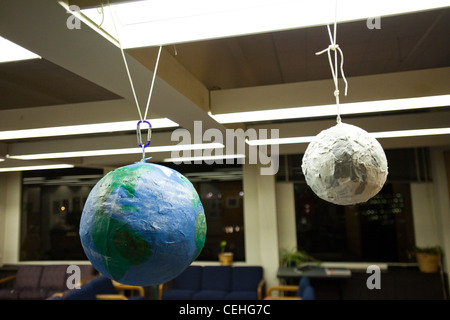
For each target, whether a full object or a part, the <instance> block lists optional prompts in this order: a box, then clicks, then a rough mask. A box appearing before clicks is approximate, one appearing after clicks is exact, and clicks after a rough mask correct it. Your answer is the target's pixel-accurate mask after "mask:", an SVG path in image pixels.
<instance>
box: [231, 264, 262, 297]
mask: <svg viewBox="0 0 450 320" xmlns="http://www.w3.org/2000/svg"><path fill="white" fill-rule="evenodd" d="M264 287H265V281H264V278H263V268H262V267H257V266H255V267H233V272H232V283H231V291H230V292H229V293H228V294H227V295H226V296H225V299H226V300H261V299H262V296H263V293H264Z"/></svg>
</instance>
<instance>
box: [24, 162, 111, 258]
mask: <svg viewBox="0 0 450 320" xmlns="http://www.w3.org/2000/svg"><path fill="white" fill-rule="evenodd" d="M102 176H103V170H96V169H79V168H75V169H65V170H44V171H27V172H24V173H23V175H22V177H23V186H22V203H23V205H22V213H21V233H20V244H21V245H20V261H36V260H87V258H86V256H85V254H84V251H83V248H82V246H81V241H80V237H79V235H78V230H79V222H80V218H81V212H82V211H83V206H84V203H85V201H86V199H87V197H88V195H89V193H90V191H91V189H92V187H93V186H94V185H95V184H96V183H97V181H98V180H99V179H100V178H101V177H102Z"/></svg>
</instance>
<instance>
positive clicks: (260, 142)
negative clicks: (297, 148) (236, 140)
mask: <svg viewBox="0 0 450 320" xmlns="http://www.w3.org/2000/svg"><path fill="white" fill-rule="evenodd" d="M313 139H314V136H305V137H292V138H277V139H259V140H248V139H247V140H245V142H247V144H248V145H249V146H267V145H273V144H297V143H310V142H311V141H312V140H313Z"/></svg>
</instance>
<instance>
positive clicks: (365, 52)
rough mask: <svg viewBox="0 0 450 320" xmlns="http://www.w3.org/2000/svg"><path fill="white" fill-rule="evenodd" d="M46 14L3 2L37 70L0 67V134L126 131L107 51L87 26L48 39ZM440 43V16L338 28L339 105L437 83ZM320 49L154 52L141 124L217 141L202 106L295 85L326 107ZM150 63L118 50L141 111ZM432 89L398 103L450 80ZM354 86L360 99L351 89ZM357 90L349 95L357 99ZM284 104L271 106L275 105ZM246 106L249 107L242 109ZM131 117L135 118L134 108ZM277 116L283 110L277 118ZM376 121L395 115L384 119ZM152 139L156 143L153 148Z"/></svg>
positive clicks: (256, 41) (125, 97)
mask: <svg viewBox="0 0 450 320" xmlns="http://www.w3.org/2000/svg"><path fill="white" fill-rule="evenodd" d="M15 2H16V3H17V1H15ZM19 2H20V1H19ZM51 2H54V1H48V0H47V1H44V2H43V4H42V5H41V6H40V7H37V6H36V7H33V5H30V6H31V7H30V8H29V11H28V12H24V11H23V10H22V11H19V9H18V5H16V4H14V1H4V3H3V4H1V5H3V6H5V7H4V8H1V7H0V12H2V9H3V12H4V13H3V14H1V13H0V21H1V22H0V36H3V37H5V38H8V39H10V40H12V41H14V42H16V43H18V44H20V45H22V46H24V47H26V48H28V49H30V50H31V51H33V52H35V53H37V54H39V55H41V56H42V59H37V60H28V61H20V62H11V63H0V131H4V130H14V129H28V128H37V127H42V126H58V125H68V124H86V123H95V122H108V121H120V120H137V119H138V115H137V113H136V106H135V103H134V99H133V96H132V94H131V89H130V84H129V80H128V78H127V76H126V73H125V69H124V64H123V61H122V57H121V55H120V51H119V50H118V48H117V47H115V46H114V45H112V44H111V43H110V42H108V41H107V40H106V39H104V38H102V37H100V36H99V35H98V34H97V33H95V32H93V31H92V30H89V28H88V27H86V26H83V28H82V29H81V30H70V31H71V32H72V33H70V31H68V30H67V29H66V28H64V27H62V28H57V27H55V26H58V25H61V22H64V20H65V19H67V17H68V15H67V13H65V12H64V10H62V12H60V10H61V9H58V8H57V6H55V5H54V4H53V3H51ZM98 2H99V1H94V0H86V1H82V0H78V1H70V3H71V4H72V3H74V4H78V5H80V6H82V7H90V6H95V5H96V4H97V3H98ZM112 2H115V1H112ZM27 4H28V3H27ZM1 5H0V6H1ZM5 8H6V9H7V10H10V13H5ZM16 10H17V11H16ZM33 10H34V11H36V10H37V11H39V12H40V14H41V15H44V16H45V17H43V18H45V19H42V20H45V21H41V20H36V19H34V18H31V17H32V16H33ZM18 12H20V13H21V14H22V15H24V16H25V17H26V15H27V14H29V17H30V18H29V19H25V18H23V19H21V21H22V22H20V23H21V24H22V25H21V27H22V28H21V29H20V31H19V30H18V26H19V24H18V22H17V21H16V20H17V19H14V15H15V14H18ZM53 17H54V19H53ZM58 23H59V24H58ZM64 29H65V30H64ZM449 32H450V9H448V8H447V9H440V10H431V11H427V12H420V13H414V14H405V15H400V16H391V17H382V18H381V29H373V30H370V29H369V28H368V27H367V25H366V21H365V20H363V21H353V22H347V23H341V24H338V32H337V43H338V44H339V46H340V48H341V49H342V50H343V53H344V56H345V64H344V70H345V76H346V77H347V78H348V79H349V84H350V87H349V99H350V100H351V99H352V95H353V97H355V96H356V97H358V99H359V98H360V96H362V93H361V92H363V91H364V90H366V91H367V92H371V93H370V94H371V95H375V96H377V95H380V96H382V95H383V92H381V91H377V90H380V89H379V87H377V86H381V84H382V82H384V81H385V80H382V79H388V80H386V81H387V82H386V83H389V81H393V82H395V79H396V78H395V77H396V76H397V75H403V74H405V75H406V74H407V73H406V72H408V71H418V72H419V71H420V72H422V71H423V72H425V71H427V70H430V72H434V70H444V71H445V72H447V70H448V69H447V68H449V67H450V37H449V36H448V34H449ZM44 35H45V36H44ZM328 45H329V38H328V33H327V30H326V27H325V26H316V27H309V28H302V29H295V30H285V31H278V32H271V33H262V34H254V35H247V36H239V37H232V38H224V39H214V40H205V41H199V42H192V43H181V44H176V45H168V46H164V48H163V53H162V55H161V62H160V67H159V69H158V71H157V75H158V81H159V82H158V83H157V85H155V91H154V93H153V98H152V99H154V100H152V102H153V104H151V108H150V117H168V118H170V119H171V120H173V121H175V122H177V123H179V124H180V126H181V127H184V128H187V129H189V130H192V128H193V127H192V126H191V125H190V123H193V121H194V120H201V121H203V124H204V127H203V129H204V130H206V129H207V128H219V130H224V129H226V128H230V127H231V126H223V125H221V124H218V123H216V122H215V121H214V120H212V119H211V118H210V117H209V116H208V114H207V112H208V111H210V110H211V107H212V106H215V105H221V102H220V101H219V100H220V99H219V98H220V97H221V96H222V95H227V94H228V93H230V94H231V93H233V94H234V93H235V92H237V90H241V91H239V92H244V93H246V92H247V91H246V90H249V91H248V92H251V91H250V90H253V91H254V90H256V89H257V88H263V89H264V90H265V88H267V90H271V89H272V87H277V88H279V87H280V86H283V88H288V85H292V86H297V85H298V86H299V88H300V87H302V86H306V87H307V86H309V85H311V86H315V85H316V84H321V85H322V83H323V84H324V85H325V88H327V91H323V92H322V93H321V94H316V93H314V94H313V91H311V93H310V95H308V96H302V97H301V99H299V100H298V103H299V104H301V103H302V102H304V101H310V100H311V101H312V100H314V99H317V100H318V101H319V100H321V99H322V100H324V99H328V100H326V101H330V102H332V101H333V100H334V97H333V90H334V89H333V88H332V80H331V72H330V67H329V64H328V59H327V57H326V54H324V55H321V56H317V55H315V53H316V52H318V51H321V50H323V49H325V48H326V47H327V46H328ZM156 53H157V48H155V47H144V48H136V49H127V50H126V54H127V57H128V61H129V63H130V70H131V75H132V78H133V79H134V81H135V86H136V88H137V90H138V96H139V97H138V99H139V101H141V102H143V101H146V98H147V95H148V88H149V79H151V75H152V71H153V70H154V64H155V60H156ZM446 74H447V73H446ZM391 75H393V76H391ZM394 75H395V76H394ZM372 76H373V78H370V79H373V80H371V81H372V82H371V81H368V83H375V85H373V86H369V85H365V82H364V84H363V81H361V82H360V81H359V80H358V79H369V77H372ZM376 76H379V77H380V78H377V77H376ZM360 77H362V78H360ZM364 77H367V78H364ZM430 77H431V78H432V77H433V73H430ZM405 78H408V76H406V77H405ZM389 79H390V80H389ZM424 79H425V78H424ZM160 80H161V81H160ZM419 80H420V79H419ZM419 80H417V81H419ZM438 80H439V79H437V80H436V82H439V83H440V86H439V88H435V87H436V86H431V85H430V87H432V88H427V89H424V87H426V86H425V85H424V84H423V83H422V84H420V83H419V82H418V83H419V84H414V85H413V84H411V88H412V89H411V92H409V91H408V92H409V93H407V92H406V91H405V93H404V94H403V93H402V94H403V97H406V96H407V95H409V96H420V95H422V94H424V93H425V94H430V95H432V94H449V93H450V79H448V78H447V79H444V81H441V80H439V81H438ZM422 81H423V82H425V81H428V80H426V79H425V80H422ZM363 85H364V86H365V87H364V88H362V86H363ZM441 87H442V88H443V89H441ZM302 88H303V87H302ZM321 88H322V87H321ZM445 88H447V89H445ZM328 89H329V91H328ZM357 89H358V92H356V90H357ZM359 89H360V90H359ZM243 90H244V91H243ZM366 91H364V92H366ZM358 94H359V95H358ZM370 94H368V96H367V98H365V97H362V98H361V100H364V99H369V95H370ZM276 98H277V97H275V98H274V99H276ZM285 98H286V97H284V96H280V97H279V100H283V99H285ZM215 99H216V100H215ZM286 99H287V98H286ZM292 99H293V98H292ZM292 99H291V100H292ZM354 99H357V98H354ZM287 100H289V99H287ZM291 100H289V101H291ZM344 100H345V98H344ZM114 101H116V102H117V105H116V104H115V102H114ZM122 101H125V102H124V103H125V104H121V103H122ZM255 101H256V100H255ZM101 102H103V103H101ZM250 104H251V103H250V102H249V103H248V105H250ZM318 104H320V102H319V103H318ZM108 105H110V106H111V107H108ZM140 105H141V109H142V108H143V107H142V106H143V105H144V104H143V103H142V104H140ZM287 106H288V104H287V103H286V105H285V107H287ZM232 108H233V110H231V107H230V108H228V107H226V106H225V107H224V106H222V109H221V112H227V110H230V111H228V112H231V111H233V112H236V109H237V110H239V111H248V110H250V109H251V110H257V109H265V108H266V107H265V106H263V105H261V106H259V105H256V104H253V105H251V107H248V108H247V107H246V104H245V103H243V104H242V107H241V106H240V104H239V103H237V104H236V103H234V104H233V107H232ZM33 110H34V111H33ZM421 112H422V110H415V111H411V112H407V114H405V116H414V115H416V114H417V118H414V119H415V120H414V119H412V118H411V121H410V122H407V123H408V124H410V123H419V122H421V121H422V122H423V121H425V122H426V121H428V120H423V119H425V118H423V114H422V113H421ZM424 112H426V113H427V114H428V113H430V112H431V113H433V115H435V117H436V118H437V119H436V120H434V119H431V118H430V123H432V122H434V121H438V120H439V121H440V122H439V123H440V124H441V126H446V127H450V117H448V116H449V109H448V107H447V108H438V109H436V110H434V109H433V110H432V111H424ZM65 115H67V116H65ZM380 116H381V115H379V114H373V115H370V116H367V115H366V116H364V117H362V116H361V117H359V118H358V119H356V118H357V117H353V118H355V120H354V121H356V122H355V123H358V121H360V123H364V124H367V126H368V127H370V126H371V125H372V126H373V122H374V121H373V119H375V118H374V117H378V118H379V117H380ZM383 116H384V115H383ZM386 116H387V117H395V116H397V115H396V114H387V115H386ZM398 116H403V115H402V114H399V115H398ZM353 118H352V119H353ZM386 119H387V118H386ZM392 119H394V118H392ZM398 119H401V118H398ZM408 119H409V118H408ZM387 120H389V119H387ZM307 121H309V122H310V123H309V124H308V125H306V126H304V128H317V129H314V130H315V131H314V132H312V133H310V135H313V134H316V133H317V130H319V131H320V130H322V129H324V128H326V124H325V123H328V124H330V123H331V124H332V122H333V119H307ZM326 121H328V122H326ZM408 121H409V120H408ZM304 123H305V120H304V119H303V120H298V121H296V120H291V121H289V123H287V124H286V123H278V122H275V123H273V122H272V123H271V122H267V124H266V123H258V128H262V127H264V126H266V127H267V128H280V130H281V132H285V131H283V128H288V127H289V128H291V129H292V128H294V127H295V126H296V124H297V127H300V124H304ZM371 123H372V124H371ZM405 123H406V122H405ZM251 125H253V124H252V123H247V124H246V123H243V124H238V125H235V126H234V127H236V126H239V127H243V128H248V127H249V126H251ZM324 125H325V127H323V126H324ZM302 126H303V125H302ZM321 126H322V127H321ZM328 126H329V125H328ZM405 126H406V124H405ZM391 127H395V124H391ZM376 128H377V129H378V131H383V129H385V128H386V129H385V130H388V128H389V121H386V122H384V121H379V122H378V124H377V126H376ZM172 130H173V128H171V129H164V130H155V135H154V136H153V138H152V144H153V141H154V142H155V143H156V144H157V145H158V142H159V145H164V144H166V143H168V142H170V141H168V138H167V137H168V134H167V133H168V132H171V131H172ZM286 130H287V129H286ZM292 130H294V129H292ZM295 130H297V129H295ZM295 130H294V131H295ZM304 130H306V129H304ZM368 131H369V130H368ZM372 131H373V130H372ZM159 133H160V134H161V136H158V134H159ZM291 136H292V135H291ZM158 137H161V138H158ZM394 140H395V139H392V140H390V141H389V142H387V141H386V143H385V144H383V147H386V148H394V147H395V148H399V147H423V146H433V145H439V146H449V145H450V140H449V137H448V135H447V136H445V137H439V138H435V137H434V138H431V140H430V139H426V138H423V137H421V138H413V139H409V140H405V138H403V140H402V139H399V140H395V142H394ZM113 141H115V142H113ZM135 141H136V137H135V132H132V131H131V132H121V133H105V134H94V135H83V136H82V137H79V136H68V137H67V136H66V137H56V138H38V139H24V140H11V141H8V140H6V141H0V157H1V156H2V155H3V156H5V155H6V154H11V153H14V152H15V150H33V152H38V151H40V152H49V151H47V150H61V151H70V150H79V149H82V148H85V147H87V148H94V146H97V145H102V147H103V148H106V149H108V148H113V147H115V146H117V145H123V146H124V147H125V146H126V145H127V144H131V145H129V147H133V146H134V145H135V144H136V142H135ZM304 148H305V145H303V146H302V147H298V146H289V147H286V148H285V149H282V150H281V153H295V152H302V150H304ZM30 152H31V151H30ZM138 157H139V155H123V156H108V157H105V156H101V157H89V158H88V157H86V158H83V159H80V158H68V159H67V158H66V159H63V160H58V159H54V160H52V161H55V162H59V163H61V161H63V162H64V163H74V164H76V165H78V166H89V167H99V168H108V167H114V166H118V165H123V164H127V163H130V162H132V161H136V160H137V159H136V158H138ZM164 157H167V153H166V154H155V155H154V159H156V161H160V160H162V158H164ZM8 161H11V160H8V159H7V160H6V161H5V162H3V163H0V167H1V166H5V165H6V164H5V163H7V162H8ZM22 162H26V161H22Z"/></svg>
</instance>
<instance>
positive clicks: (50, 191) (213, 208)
mask: <svg viewBox="0 0 450 320" xmlns="http://www.w3.org/2000/svg"><path fill="white" fill-rule="evenodd" d="M164 165H165V166H171V165H170V164H167V163H165V164H164ZM172 168H173V169H175V170H177V171H179V172H180V173H181V174H183V175H185V176H186V177H187V178H188V179H189V180H190V181H191V182H192V183H193V184H194V187H195V188H196V190H197V192H198V194H199V196H200V199H201V201H202V204H203V207H204V209H205V215H206V222H207V235H206V241H205V246H204V249H203V250H202V252H201V254H200V255H199V257H198V258H197V260H200V261H201V260H203V261H218V254H219V252H220V242H221V241H223V240H225V241H227V247H226V249H227V250H228V251H232V252H234V259H235V260H236V261H244V260H245V249H244V246H245V243H244V217H243V211H244V210H243V196H244V194H243V191H242V168H241V166H240V165H195V164H192V165H184V166H183V165H172ZM102 177H103V170H98V169H86V168H74V169H64V170H42V171H26V172H24V173H23V175H22V178H23V182H22V213H21V234H20V243H21V246H20V261H37V260H87V257H86V255H85V254H84V250H83V248H82V245H81V241H80V237H79V233H78V232H79V223H80V219H81V213H82V211H83V207H84V203H85V202H86V199H87V197H88V195H89V193H90V192H91V190H92V188H93V187H94V186H95V184H96V183H97V182H98V181H99V180H100V179H101V178H102Z"/></svg>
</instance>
